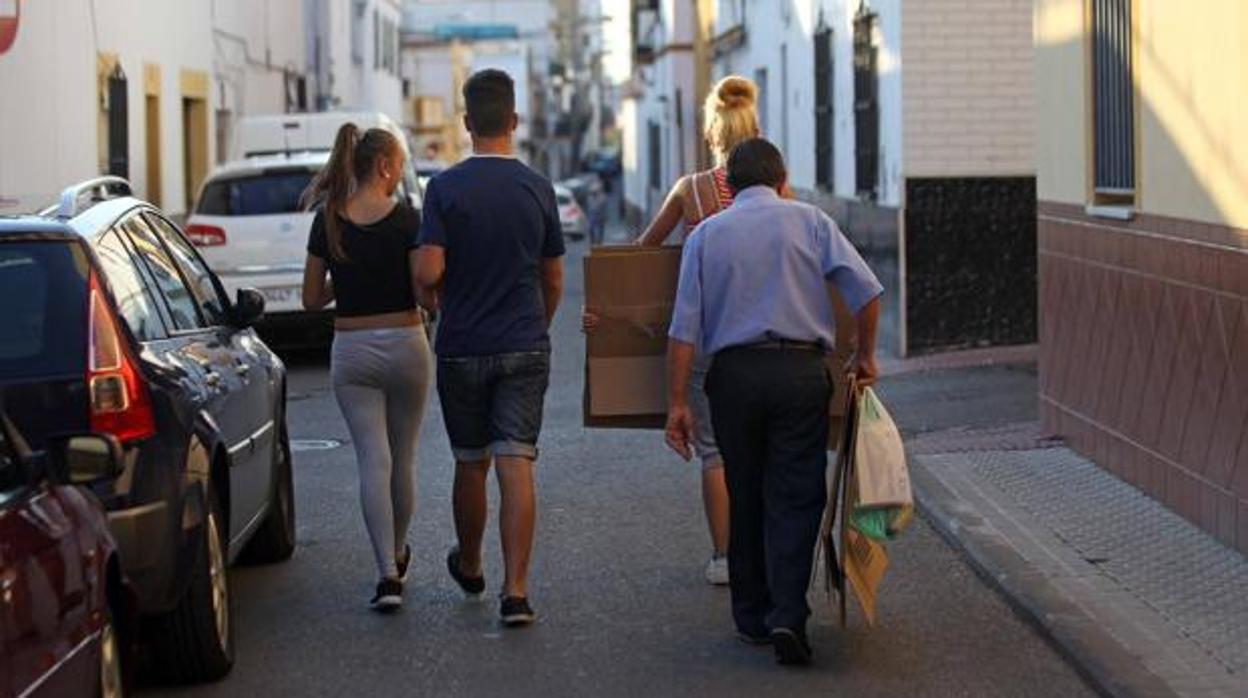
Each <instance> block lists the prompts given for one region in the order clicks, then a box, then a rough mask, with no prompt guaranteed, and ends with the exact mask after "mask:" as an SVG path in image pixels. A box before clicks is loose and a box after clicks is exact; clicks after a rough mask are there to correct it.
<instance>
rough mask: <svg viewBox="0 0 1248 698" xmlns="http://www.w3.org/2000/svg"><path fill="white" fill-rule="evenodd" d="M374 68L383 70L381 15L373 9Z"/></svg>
mask: <svg viewBox="0 0 1248 698" xmlns="http://www.w3.org/2000/svg"><path fill="white" fill-rule="evenodd" d="M373 69H374V70H381V16H380V15H379V14H377V10H373Z"/></svg>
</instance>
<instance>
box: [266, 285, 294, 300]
mask: <svg viewBox="0 0 1248 698" xmlns="http://www.w3.org/2000/svg"><path fill="white" fill-rule="evenodd" d="M260 295H262V296H264V300H265V301H267V302H269V303H297V302H299V299H300V296H301V295H302V289H301V288H300V287H298V286H269V287H267V288H262V289H260Z"/></svg>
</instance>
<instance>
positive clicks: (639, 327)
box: [583, 245, 681, 429]
mask: <svg viewBox="0 0 1248 698" xmlns="http://www.w3.org/2000/svg"><path fill="white" fill-rule="evenodd" d="M680 251H681V248H679V247H657V248H656V247H637V246H633V245H628V246H620V247H595V248H593V250H592V251H591V252H590V254H589V256H587V257H585V307H586V308H589V309H593V310H594V311H596V312H597V313H598V316H599V318H600V322H599V325H598V328H597V329H596V330H595V331H594V332H593V333H591V334H590V335H589V336H588V337H587V338H586V342H585V392H584V408H583V414H584V423H585V426H587V427H606V428H633V429H662V428H663V425H664V423H665V422H666V420H667V330H668V326H669V325H670V324H671V319H672V304H673V302H674V301H675V298H676V286H677V281H678V279H679V276H680Z"/></svg>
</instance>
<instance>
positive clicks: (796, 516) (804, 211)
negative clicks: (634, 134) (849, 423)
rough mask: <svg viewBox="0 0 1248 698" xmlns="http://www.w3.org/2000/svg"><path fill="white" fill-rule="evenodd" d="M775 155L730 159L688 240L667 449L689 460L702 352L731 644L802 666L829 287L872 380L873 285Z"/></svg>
mask: <svg viewBox="0 0 1248 698" xmlns="http://www.w3.org/2000/svg"><path fill="white" fill-rule="evenodd" d="M785 179H786V173H785V169H784V159H783V158H782V157H781V155H780V153H779V151H778V150H776V148H775V146H773V145H772V144H771V143H769V142H767V141H765V140H763V139H754V140H751V141H746V142H745V143H742V144H741V145H739V146H737V148H736V149H735V150H734V151H733V153H732V155H731V156H730V157H729V160H728V182H729V185H730V186H731V187H732V188H733V189H734V191H735V192H736V198H735V200H734V202H733V204H732V206H731V207H729V208H728V209H727V210H725V211H723V212H722V213H719V214H718V215H715V216H713V217H711V218H709V219H708V220H706V221H705V222H703V223H702V224H701V225H700V226H698V228H697V229H695V230H694V232H693V234H692V236H691V237H690V239H689V241H688V242H686V243H685V253H684V258H683V260H682V263H681V273H680V285H679V288H678V290H677V294H676V306H675V310H674V313H673V316H672V324H671V328H670V330H669V332H668V337H669V344H668V347H669V349H668V373H669V380H668V395H669V398H668V410H669V411H668V422H667V433H666V437H667V441H668V444H669V445H670V446H671V447H672V448H673V449H675V450H676V451H677V452H678V453H680V454H681V455H682V456H683V457H685V458H686V459H687V458H689V456H690V449H689V444H690V442H691V440H692V438H693V426H694V425H693V416H692V413H691V411H690V409H689V404H688V400H687V392H686V390H687V388H686V386H687V385H688V378H689V373H690V370H691V366H692V363H693V357H694V354H695V353H696V352H697V351H698V350H700V351H701V352H702V353H704V354H706V355H709V356H712V357H713V358H712V364H711V370H710V374H709V375H708V377H707V381H706V392H707V395H708V397H709V398H710V403H711V421H712V424H713V426H714V430H715V439H716V441H717V442H718V443H719V446H720V451H721V453H722V455H723V458H724V468H725V475H726V479H727V481H728V493H729V499H730V502H731V504H730V507H731V532H730V534H729V537H728V540H729V549H728V564H729V579H730V581H731V587H732V609H733V619H734V621H735V622H736V626H737V631H738V633H739V634H740V636H741V637H742V638H743V639H745V640H747V641H750V642H770V643H772V644H773V645H774V647H775V651H776V657H777V659H778V660H779V661H780V662H781V663H784V664H806V663H809V662H810V657H811V653H810V646H809V645H808V644H807V642H806V620H807V618H808V617H809V615H810V608H809V607H808V606H807V604H806V587H807V583H808V581H809V579H810V571H811V565H812V556H813V553H814V549H815V542H816V538H817V537H818V532H819V523H820V519H821V517H822V515H823V509H824V504H825V500H826V489H825V481H824V473H825V471H826V469H827V450H826V444H827V436H828V400H829V399H830V397H831V384H830V381H829V376H828V374H827V369H826V368H825V364H824V361H823V357H824V354H825V353H826V352H827V351H828V350H830V349H831V347H832V343H833V338H834V327H833V313H832V304H831V301H830V299H829V296H828V289H827V284H829V283H831V284H834V285H835V286H836V288H837V289H838V290H839V291H840V293H841V296H842V297H843V298H844V299H845V302H846V303H847V304H848V306H849V308H850V310H851V311H852V312H853V313H854V314H855V317H856V321H857V326H858V327H857V328H858V345H857V348H858V351H857V355H856V356H855V357H854V367H853V370H854V372H855V373H856V374H857V375H858V377H859V378H860V380H862V381H865V382H868V383H869V382H871V381H872V380H874V378H875V376H876V373H877V371H876V367H875V357H874V354H875V332H876V322H877V319H878V317H879V296H880V294H881V293H882V291H883V287H881V285H880V282H879V281H878V280H877V279H876V278H875V275H874V274H873V273H872V272H871V270H870V269H869V268H868V267H867V265H866V262H864V261H863V259H862V257H861V256H859V254H858V252H857V251H856V250H855V249H854V248H853V246H852V245H850V244H849V242H848V241H847V240H846V239H845V237H844V236H843V235H842V234H841V232H840V230H839V229H838V228H837V226H836V223H834V222H833V221H832V219H830V218H829V217H828V216H827V215H825V214H824V213H823V212H822V211H820V210H819V209H817V208H815V207H813V206H809V205H807V204H802V203H798V202H795V201H789V200H786V199H784V198H782V197H781V196H780V194H779V192H780V191H782V190H783V188H784V186H785Z"/></svg>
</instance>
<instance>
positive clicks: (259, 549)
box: [246, 420, 295, 563]
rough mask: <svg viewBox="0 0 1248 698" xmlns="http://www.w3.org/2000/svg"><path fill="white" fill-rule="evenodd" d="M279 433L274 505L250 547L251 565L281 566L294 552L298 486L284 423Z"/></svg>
mask: <svg viewBox="0 0 1248 698" xmlns="http://www.w3.org/2000/svg"><path fill="white" fill-rule="evenodd" d="M280 430H281V431H280V433H279V434H278V439H277V446H276V448H275V449H274V454H273V474H274V483H273V485H274V486H273V501H272V502H270V503H269V513H268V516H267V517H265V520H264V524H262V525H261V526H260V530H258V531H256V535H255V537H254V538H252V539H251V542H250V543H248V545H247V556H246V557H247V560H248V561H249V562H259V563H267V562H281V561H283V560H289V559H290V556H291V555H293V554H294V552H295V482H294V476H293V473H292V468H291V458H290V437H289V435H288V434H287V433H286V422H285V420H283V421H282V422H281V427H280Z"/></svg>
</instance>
